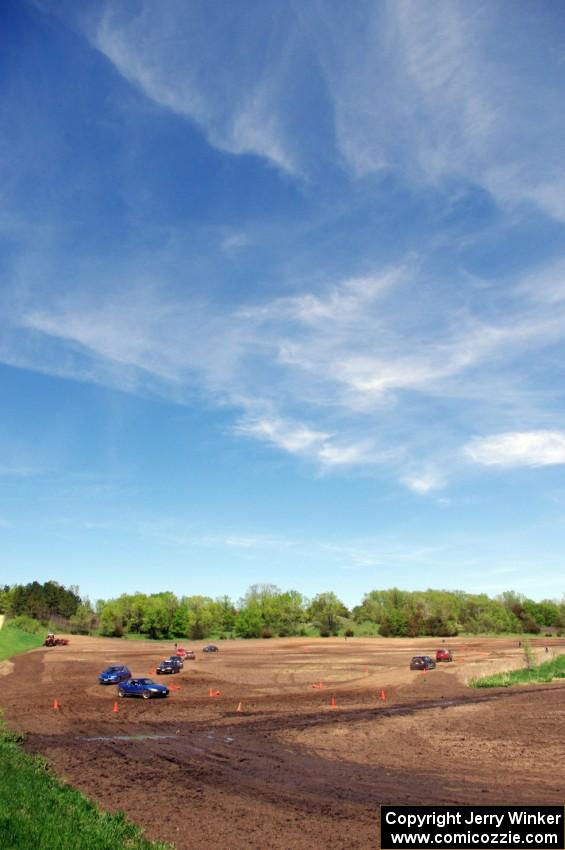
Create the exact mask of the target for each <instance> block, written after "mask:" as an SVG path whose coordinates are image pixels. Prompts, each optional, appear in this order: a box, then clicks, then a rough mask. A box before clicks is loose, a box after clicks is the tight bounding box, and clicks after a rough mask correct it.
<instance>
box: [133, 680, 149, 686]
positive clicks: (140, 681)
mask: <svg viewBox="0 0 565 850" xmlns="http://www.w3.org/2000/svg"><path fill="white" fill-rule="evenodd" d="M135 681H136V682H137V684H138V685H152V684H153V681H152V679H136V680H135Z"/></svg>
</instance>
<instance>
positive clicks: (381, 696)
mask: <svg viewBox="0 0 565 850" xmlns="http://www.w3.org/2000/svg"><path fill="white" fill-rule="evenodd" d="M379 698H380V699H382V701H383V702H384V701H385V699H386V696H385V692H384V689H383V690H381V693H380V695H379Z"/></svg>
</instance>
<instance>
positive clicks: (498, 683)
mask: <svg viewBox="0 0 565 850" xmlns="http://www.w3.org/2000/svg"><path fill="white" fill-rule="evenodd" d="M554 679H565V655H558V656H557V658H552V659H551V661H544V663H543V664H538V665H537V667H525V668H523V669H522V670H509V671H507V672H506V673H493V674H492V675H491V676H484V677H483V678H481V679H472V680H471V681H470V682H469V684H470V686H471V687H472V688H509V687H510V686H511V685H530V684H536V683H542V682H552V681H553V680H554Z"/></svg>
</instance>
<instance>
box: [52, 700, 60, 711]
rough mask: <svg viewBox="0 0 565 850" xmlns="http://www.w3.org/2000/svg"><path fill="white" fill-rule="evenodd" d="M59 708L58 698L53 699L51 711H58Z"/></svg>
mask: <svg viewBox="0 0 565 850" xmlns="http://www.w3.org/2000/svg"><path fill="white" fill-rule="evenodd" d="M59 708H60V706H59V700H56V699H54V700H53V711H59Z"/></svg>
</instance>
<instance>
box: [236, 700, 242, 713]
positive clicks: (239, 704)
mask: <svg viewBox="0 0 565 850" xmlns="http://www.w3.org/2000/svg"><path fill="white" fill-rule="evenodd" d="M236 711H243V708H242V707H241V703H240V702H238V704H237V708H236Z"/></svg>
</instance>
